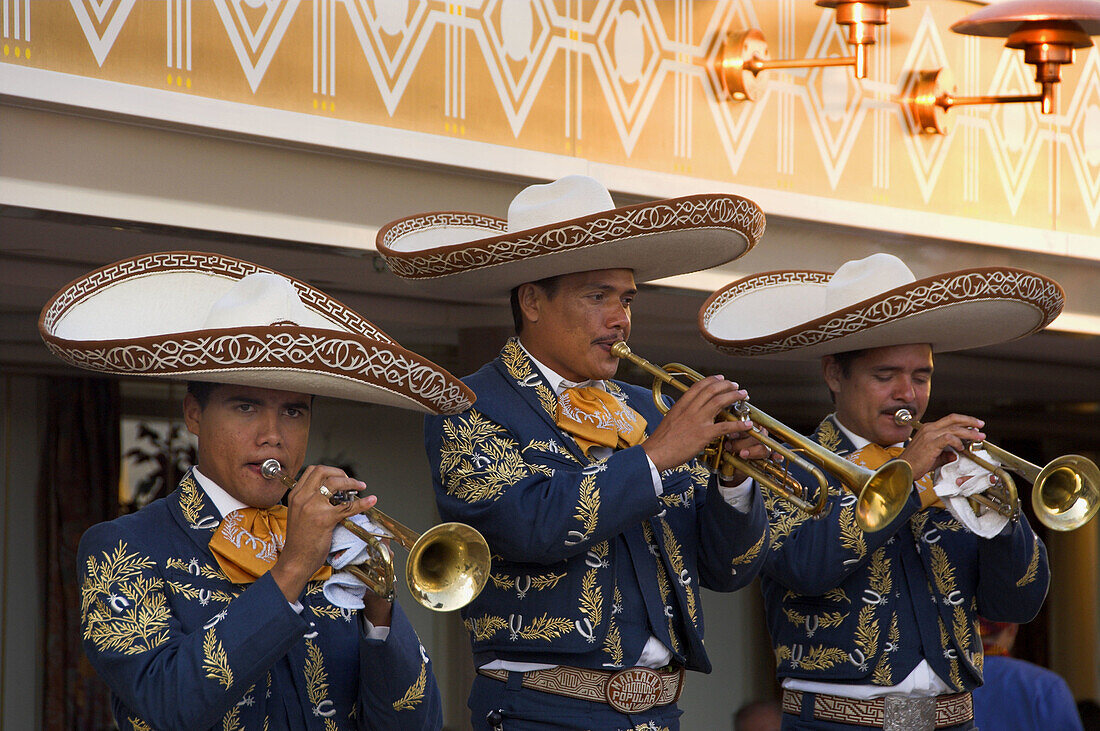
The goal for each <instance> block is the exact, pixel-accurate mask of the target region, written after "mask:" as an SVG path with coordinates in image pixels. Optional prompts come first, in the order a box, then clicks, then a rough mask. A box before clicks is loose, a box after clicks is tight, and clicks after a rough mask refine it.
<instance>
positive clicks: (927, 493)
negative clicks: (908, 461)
mask: <svg viewBox="0 0 1100 731" xmlns="http://www.w3.org/2000/svg"><path fill="white" fill-rule="evenodd" d="M903 451H904V447H880V446H879V445H877V444H868V445H867V446H866V447H863V448H862V449H857V450H856V451H855V452H852V453H851V454H849V455H848V461H849V462H855V463H856V464H858V465H860V466H861V467H866V468H867V469H869V470H877V469H878V468H879V467H882V466H883V465H884V464H886V463H887V462H889V461H890V460H892V459H896V458H897V457H898V456H899V455H900V454H901V453H902V452H903ZM916 485H917V493H918V494H919V495H920V506H921V510H923V509H925V508H927V507H928V506H933V507H937V508H942V507H944V505H943V501H942V500H940V498H939V495H937V494H936V491H935V490H934V489H932V474H931V473H928V474H926V475H925V476H924V477H922V478H920V479H919V480H917V481H916Z"/></svg>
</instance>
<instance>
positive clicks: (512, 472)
mask: <svg viewBox="0 0 1100 731" xmlns="http://www.w3.org/2000/svg"><path fill="white" fill-rule="evenodd" d="M443 436H444V438H443V444H442V446H441V448H440V463H439V472H440V474H441V475H442V477H443V482H444V487H445V488H446V490H447V494H448V495H452V496H454V497H457V498H459V499H460V500H465V501H466V502H471V503H472V502H480V501H482V500H496V499H498V498H499V497H500V496H501V494H502V493H503V492H504V490H505V489H507V488H508V487H510V486H512V485H514V484H515V483H517V482H519V481H520V480H522V479H523V478H525V477H527V476H528V475H530V474H531V472H532V471H537V472H540V473H542V474H547V475H549V474H551V470H550V468H549V467H544V466H542V465H536V464H528V463H527V462H525V461H524V460H523V455H521V454H520V451H519V449H518V448H517V445H516V442H515V440H513V439H512V438H511V437H510V436H508V433H507V432H506V431H505V430H504V429H503V428H502V427H500V426H499V425H497V424H495V423H493V422H492V421H490V420H489V419H488V418H486V417H485V416H484V415H482V414H480V413H479V412H477V411H468V412H466V413H465V414H462V415H461V416H457V417H452V418H449V419H447V420H446V421H444V422H443Z"/></svg>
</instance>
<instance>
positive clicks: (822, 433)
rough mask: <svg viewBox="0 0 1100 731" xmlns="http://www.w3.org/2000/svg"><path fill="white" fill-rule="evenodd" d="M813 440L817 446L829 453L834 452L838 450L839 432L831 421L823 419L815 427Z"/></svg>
mask: <svg viewBox="0 0 1100 731" xmlns="http://www.w3.org/2000/svg"><path fill="white" fill-rule="evenodd" d="M814 439H815V440H816V441H817V443H818V444H820V445H821V446H823V447H825V449H828V450H829V451H830V452H835V451H837V450H838V449H840V442H841V436H840V430H839V429H837V428H836V425H834V424H833V422H832V420H831V419H825V420H824V421H822V422H821V423H820V424H818V425H817V431H816V432H815V433H814Z"/></svg>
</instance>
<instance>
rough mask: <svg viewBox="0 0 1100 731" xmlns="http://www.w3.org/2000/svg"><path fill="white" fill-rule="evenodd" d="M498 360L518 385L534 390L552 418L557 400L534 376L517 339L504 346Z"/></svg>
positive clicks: (529, 361) (532, 369) (512, 339)
mask: <svg viewBox="0 0 1100 731" xmlns="http://www.w3.org/2000/svg"><path fill="white" fill-rule="evenodd" d="M500 359H501V361H502V362H503V363H504V367H505V369H506V370H507V371H508V374H509V375H510V376H512V378H514V379H515V380H516V381H517V382H518V383H519V384H520V385H522V386H526V387H528V388H534V389H535V395H536V396H538V399H539V404H541V405H542V408H543V410H544V411H545V412H546V413H547V414H549V415H550V416H551V417H553V416H554V415H555V414H556V413H557V411H558V399H557V397H556V396H554V392H553V391H551V390H550V389H549V388H547V387H546V384H544V383H543V382H542V379H541V378H538V376H537V375H536V374H535V369H534V368H533V367H532V365H531V360H530V359H529V358H528V357H527V354H526V353H524V352H523V348H522V347H520V344H519V340H518V339H517V338H511V339H509V340H508V342H507V343H505V344H504V349H503V350H502V351H501V352H500Z"/></svg>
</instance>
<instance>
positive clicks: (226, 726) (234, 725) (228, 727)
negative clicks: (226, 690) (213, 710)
mask: <svg viewBox="0 0 1100 731" xmlns="http://www.w3.org/2000/svg"><path fill="white" fill-rule="evenodd" d="M240 715H241V707H240V706H233V707H232V708H230V709H229V713H227V714H225V716H223V717H222V731H240V729H241V728H243V727H242V726H241V719H240Z"/></svg>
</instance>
